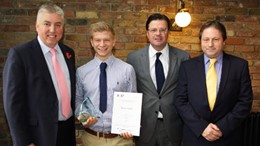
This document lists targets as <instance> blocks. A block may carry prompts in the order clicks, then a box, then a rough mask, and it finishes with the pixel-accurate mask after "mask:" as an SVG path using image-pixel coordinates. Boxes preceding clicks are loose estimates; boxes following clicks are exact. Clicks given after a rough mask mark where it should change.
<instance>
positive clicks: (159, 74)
mask: <svg viewBox="0 0 260 146" xmlns="http://www.w3.org/2000/svg"><path fill="white" fill-rule="evenodd" d="M161 54H162V53H161V52H158V53H156V60H155V75H156V84H157V93H158V94H160V92H161V89H162V86H163V83H164V81H165V77H164V72H163V66H162V62H161V61H160V59H159V57H160V55H161Z"/></svg>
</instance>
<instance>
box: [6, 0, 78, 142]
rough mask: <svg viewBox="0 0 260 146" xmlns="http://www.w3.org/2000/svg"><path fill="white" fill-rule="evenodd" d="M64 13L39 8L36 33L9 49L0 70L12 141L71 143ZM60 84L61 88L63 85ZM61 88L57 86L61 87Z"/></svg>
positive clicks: (69, 55) (71, 80)
mask: <svg viewBox="0 0 260 146" xmlns="http://www.w3.org/2000/svg"><path fill="white" fill-rule="evenodd" d="M63 27H64V12H63V10H62V9H61V8H60V7H58V6H57V5H54V4H44V5H42V6H41V7H40V9H39V11H38V14H37V20H36V31H37V34H38V36H37V38H35V39H34V40H32V41H30V42H27V43H25V44H22V45H19V46H16V47H14V48H11V49H10V51H9V53H8V58H7V60H6V63H5V67H4V71H3V98H4V109H5V113H6V117H7V120H8V124H9V127H10V131H11V136H12V140H13V145H14V146H75V145H76V144H75V143H76V142H75V124H74V115H73V113H74V112H73V110H74V103H75V101H74V98H75V56H74V51H73V50H72V49H71V48H69V47H68V46H65V45H63V44H61V43H59V42H58V41H60V39H61V38H62V35H63ZM51 49H55V50H56V56H57V57H56V58H57V60H58V62H59V64H60V66H61V70H62V72H63V75H64V76H65V80H64V83H65V84H66V86H67V89H68V90H66V91H68V94H67V95H68V97H67V99H66V100H67V101H68V102H67V103H68V104H67V105H68V106H66V107H68V108H67V109H68V110H67V114H66V115H65V114H64V113H63V112H62V106H61V105H62V102H63V101H64V98H63V97H61V94H62V92H60V91H59V83H58V82H59V81H60V80H58V79H57V78H56V75H55V71H54V67H53V63H52V56H53V55H52V53H51V51H50V50H51ZM66 86H65V87H66ZM62 91H63V90H62Z"/></svg>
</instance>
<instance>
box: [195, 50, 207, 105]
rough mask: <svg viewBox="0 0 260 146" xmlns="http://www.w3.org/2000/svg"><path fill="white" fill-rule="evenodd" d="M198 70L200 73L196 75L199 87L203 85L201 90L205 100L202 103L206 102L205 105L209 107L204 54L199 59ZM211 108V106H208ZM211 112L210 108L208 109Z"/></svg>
mask: <svg viewBox="0 0 260 146" xmlns="http://www.w3.org/2000/svg"><path fill="white" fill-rule="evenodd" d="M197 68H198V70H197V71H198V72H197V73H196V74H197V76H198V78H199V81H200V83H199V84H198V85H201V90H202V94H203V96H202V97H203V98H204V99H203V100H202V102H206V103H205V104H207V105H209V103H208V93H207V86H206V74H205V63H204V55H203V54H202V55H201V56H199V57H198V58H197ZM208 107H209V106H208ZM208 109H209V110H210V108H208Z"/></svg>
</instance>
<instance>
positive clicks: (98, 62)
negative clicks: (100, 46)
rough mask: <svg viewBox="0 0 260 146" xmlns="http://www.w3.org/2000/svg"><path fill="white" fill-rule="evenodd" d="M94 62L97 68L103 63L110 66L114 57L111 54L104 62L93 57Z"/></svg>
mask: <svg viewBox="0 0 260 146" xmlns="http://www.w3.org/2000/svg"><path fill="white" fill-rule="evenodd" d="M94 60H95V62H96V65H97V66H99V65H100V64H101V63H102V62H105V63H106V64H107V66H110V65H112V63H113V62H114V60H115V56H114V55H113V54H112V55H111V56H110V57H109V58H108V59H107V60H106V61H102V60H100V59H99V58H98V57H97V56H96V55H95V57H94Z"/></svg>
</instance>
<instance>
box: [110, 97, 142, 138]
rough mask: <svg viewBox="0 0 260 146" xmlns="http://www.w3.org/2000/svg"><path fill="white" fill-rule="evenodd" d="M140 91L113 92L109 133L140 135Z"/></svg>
mask: <svg viewBox="0 0 260 146" xmlns="http://www.w3.org/2000/svg"><path fill="white" fill-rule="evenodd" d="M142 96H143V94H142V93H131V92H114V103H113V115H112V129H111V133H115V134H120V133H122V132H129V133H131V134H132V135H134V136H139V135H140V125H141V123H140V122H141V109H142Z"/></svg>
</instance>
